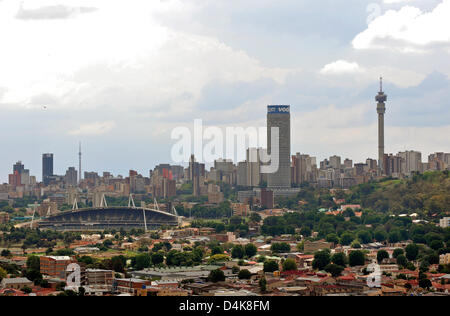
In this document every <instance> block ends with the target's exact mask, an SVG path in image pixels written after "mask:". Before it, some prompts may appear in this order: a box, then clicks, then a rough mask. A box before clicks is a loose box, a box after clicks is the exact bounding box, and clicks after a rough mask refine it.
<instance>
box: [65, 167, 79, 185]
mask: <svg viewBox="0 0 450 316" xmlns="http://www.w3.org/2000/svg"><path fill="white" fill-rule="evenodd" d="M64 180H65V183H66V186H67V187H70V186H72V187H76V186H77V184H78V177H77V170H76V169H75V167H69V169H67V171H66V175H65V178H64Z"/></svg>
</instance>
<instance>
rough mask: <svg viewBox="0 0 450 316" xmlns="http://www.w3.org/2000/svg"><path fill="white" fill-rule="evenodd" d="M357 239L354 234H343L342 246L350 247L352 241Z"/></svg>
mask: <svg viewBox="0 0 450 316" xmlns="http://www.w3.org/2000/svg"><path fill="white" fill-rule="evenodd" d="M354 239H355V237H354V236H353V234H351V233H343V234H342V235H341V245H343V246H348V245H350V244H351V243H352V241H353V240H354Z"/></svg>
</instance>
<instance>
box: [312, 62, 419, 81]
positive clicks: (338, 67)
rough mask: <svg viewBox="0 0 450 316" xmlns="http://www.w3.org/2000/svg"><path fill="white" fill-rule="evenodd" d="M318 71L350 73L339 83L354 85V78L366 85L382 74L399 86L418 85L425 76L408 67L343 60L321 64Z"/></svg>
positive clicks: (325, 73)
mask: <svg viewBox="0 0 450 316" xmlns="http://www.w3.org/2000/svg"><path fill="white" fill-rule="evenodd" d="M319 73H320V74H322V75H352V77H351V78H348V79H346V80H345V82H341V83H339V84H340V85H342V86H345V85H354V84H355V80H356V81H357V82H358V83H359V84H363V85H368V84H370V83H372V82H374V80H376V79H377V78H378V77H380V76H383V77H384V78H385V80H386V81H387V82H391V83H394V84H396V85H398V86H400V87H411V86H416V85H418V84H419V83H420V82H421V81H422V80H423V79H424V78H425V76H426V75H425V74H421V73H417V72H415V71H412V70H409V69H401V68H397V67H389V66H373V67H362V66H360V65H359V64H358V63H357V62H348V61H345V60H338V61H335V62H332V63H329V64H327V65H325V66H323V67H322V69H321V70H320V71H319Z"/></svg>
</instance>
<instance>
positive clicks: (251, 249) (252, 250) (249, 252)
mask: <svg viewBox="0 0 450 316" xmlns="http://www.w3.org/2000/svg"><path fill="white" fill-rule="evenodd" d="M244 250H245V255H246V256H247V257H249V258H251V257H253V256H254V255H256V252H257V251H258V249H257V248H256V246H255V245H254V244H246V245H245V249H244Z"/></svg>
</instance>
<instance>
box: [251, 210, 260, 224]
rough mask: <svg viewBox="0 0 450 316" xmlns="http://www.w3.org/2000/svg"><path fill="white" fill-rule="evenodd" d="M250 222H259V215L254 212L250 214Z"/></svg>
mask: <svg viewBox="0 0 450 316" xmlns="http://www.w3.org/2000/svg"><path fill="white" fill-rule="evenodd" d="M250 220H251V221H252V222H255V223H259V222H260V221H261V215H259V214H258V213H256V212H253V213H251V214H250Z"/></svg>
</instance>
